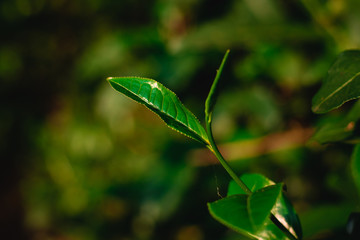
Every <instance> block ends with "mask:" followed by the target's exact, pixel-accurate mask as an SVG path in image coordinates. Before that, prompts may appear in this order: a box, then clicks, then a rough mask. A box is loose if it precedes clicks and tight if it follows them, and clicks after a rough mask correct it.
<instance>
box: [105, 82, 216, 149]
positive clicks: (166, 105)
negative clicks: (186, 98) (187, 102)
mask: <svg viewBox="0 0 360 240" xmlns="http://www.w3.org/2000/svg"><path fill="white" fill-rule="evenodd" d="M107 80H108V81H109V83H110V84H111V86H112V87H113V88H114V89H115V90H116V91H118V92H121V93H123V94H124V95H126V96H128V97H129V98H131V99H133V100H135V101H136V102H138V103H141V104H144V105H145V106H146V107H147V108H149V109H150V110H152V111H153V112H155V113H156V114H157V115H158V116H159V117H160V118H161V119H162V120H164V122H165V123H166V124H167V125H168V126H169V127H170V128H172V129H174V130H176V131H178V132H180V133H182V134H184V135H186V136H188V137H190V138H193V139H195V140H197V141H199V142H201V143H203V144H205V145H208V144H209V140H208V137H207V134H206V132H205V129H204V128H203V127H202V125H201V124H200V122H199V120H198V119H197V118H196V117H195V115H194V114H193V113H191V112H190V110H188V109H187V108H186V107H185V106H184V105H183V104H182V103H181V102H180V100H179V98H178V97H177V96H176V95H175V93H173V92H172V91H170V90H169V89H167V88H166V87H164V86H163V85H162V84H161V83H159V82H157V81H155V80H152V79H148V78H140V77H110V78H108V79H107Z"/></svg>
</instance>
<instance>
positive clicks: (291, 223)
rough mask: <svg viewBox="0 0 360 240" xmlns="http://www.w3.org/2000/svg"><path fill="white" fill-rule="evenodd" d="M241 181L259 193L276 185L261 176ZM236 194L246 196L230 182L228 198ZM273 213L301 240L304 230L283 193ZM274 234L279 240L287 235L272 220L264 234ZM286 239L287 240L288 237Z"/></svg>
mask: <svg viewBox="0 0 360 240" xmlns="http://www.w3.org/2000/svg"><path fill="white" fill-rule="evenodd" d="M241 180H242V181H243V182H244V183H245V184H246V185H247V186H248V187H249V188H250V190H251V191H253V192H254V191H259V190H260V189H262V188H264V187H268V186H272V185H275V183H274V182H273V181H271V180H270V179H268V178H266V177H265V176H263V175H261V174H244V175H242V176H241ZM235 194H245V192H244V191H243V190H242V189H241V188H240V187H239V186H238V185H237V184H236V183H235V181H230V183H229V188H228V196H231V195H235ZM271 213H272V214H273V215H274V217H276V219H277V221H279V222H280V223H281V224H282V225H283V226H284V227H285V228H286V229H287V230H288V231H289V232H290V233H291V234H292V235H294V236H297V237H298V238H299V239H301V236H302V230H301V225H300V220H299V218H298V215H297V214H296V212H295V210H294V208H293V206H292V205H291V203H290V201H289V200H288V199H287V197H286V196H285V195H284V193H281V196H280V197H279V198H278V200H277V202H276V204H275V206H274V208H273V209H272V210H271ZM269 233H272V234H274V235H276V236H277V239H280V238H282V237H285V234H284V233H283V232H281V231H280V230H279V228H278V227H277V226H276V225H275V224H274V223H273V222H272V221H271V220H270V219H268V222H267V223H266V228H264V231H263V233H262V234H269ZM284 239H287V238H286V237H285V238H284Z"/></svg>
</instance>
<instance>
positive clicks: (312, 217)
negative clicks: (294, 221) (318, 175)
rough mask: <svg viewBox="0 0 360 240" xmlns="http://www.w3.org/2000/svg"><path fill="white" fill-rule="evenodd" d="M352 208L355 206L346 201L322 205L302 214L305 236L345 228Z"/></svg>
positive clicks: (313, 235)
mask: <svg viewBox="0 0 360 240" xmlns="http://www.w3.org/2000/svg"><path fill="white" fill-rule="evenodd" d="M352 209H353V206H351V205H349V204H346V203H340V204H336V205H322V206H319V207H314V208H312V209H309V210H308V211H306V213H304V214H302V215H301V222H302V226H303V232H304V238H309V237H315V236H316V234H320V233H322V232H329V231H331V230H336V229H342V228H344V227H345V224H346V219H347V218H348V216H349V214H350V212H351V210H352ZM312 239H316V238H312ZM322 239H325V238H322Z"/></svg>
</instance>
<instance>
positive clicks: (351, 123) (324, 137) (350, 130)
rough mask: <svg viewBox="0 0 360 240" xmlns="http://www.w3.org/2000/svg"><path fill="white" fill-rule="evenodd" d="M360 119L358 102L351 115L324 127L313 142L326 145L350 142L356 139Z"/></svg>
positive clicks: (350, 112)
mask: <svg viewBox="0 0 360 240" xmlns="http://www.w3.org/2000/svg"><path fill="white" fill-rule="evenodd" d="M359 119H360V101H358V102H356V103H355V105H354V106H353V107H352V108H351V110H350V111H349V113H348V114H347V115H346V116H345V117H344V116H342V117H341V118H340V119H339V120H337V121H335V122H328V123H326V124H324V125H322V126H321V127H320V128H319V129H318V130H317V131H316V133H315V134H314V136H313V137H312V139H313V140H315V141H317V142H319V143H321V144H324V143H330V142H340V141H349V140H353V139H354V138H356V137H357V136H356V135H357V134H356V129H358V127H357V125H358V124H359V122H358V121H359Z"/></svg>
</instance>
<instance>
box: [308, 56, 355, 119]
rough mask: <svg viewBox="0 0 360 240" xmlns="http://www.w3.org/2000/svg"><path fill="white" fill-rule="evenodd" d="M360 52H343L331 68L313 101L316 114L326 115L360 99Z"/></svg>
mask: <svg viewBox="0 0 360 240" xmlns="http://www.w3.org/2000/svg"><path fill="white" fill-rule="evenodd" d="M359 83H360V51H358V50H348V51H345V52H342V53H341V54H340V55H339V56H338V58H337V59H336V61H335V63H334V64H333V65H332V66H331V68H330V70H329V71H328V74H327V76H326V78H325V80H324V81H323V84H322V86H321V88H320V90H319V91H318V92H317V93H316V94H315V96H314V98H313V101H312V110H313V111H314V112H315V113H325V112H328V111H331V110H333V109H335V108H338V107H340V106H341V105H342V104H344V103H345V102H347V101H349V100H352V99H355V98H358V97H360V84H359Z"/></svg>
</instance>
